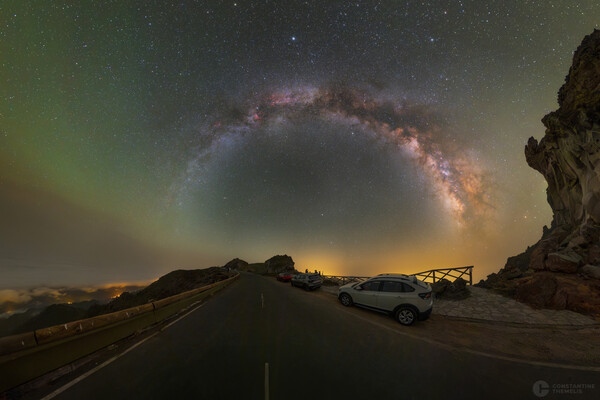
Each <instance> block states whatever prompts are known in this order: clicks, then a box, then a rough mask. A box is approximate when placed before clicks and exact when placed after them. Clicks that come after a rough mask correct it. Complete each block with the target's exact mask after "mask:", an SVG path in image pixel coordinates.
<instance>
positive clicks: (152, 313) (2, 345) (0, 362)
mask: <svg viewBox="0 0 600 400" xmlns="http://www.w3.org/2000/svg"><path fill="white" fill-rule="evenodd" d="M239 276H240V275H239V273H238V274H237V275H236V276H234V277H231V278H229V279H225V280H223V281H220V282H216V283H213V284H210V285H207V286H203V287H200V288H196V289H193V290H190V291H187V292H183V293H179V294H176V295H174V296H171V297H167V298H164V299H162V300H158V301H155V302H152V303H148V304H144V305H142V306H139V307H132V308H128V309H126V310H122V311H117V312H114V313H110V314H104V315H99V316H97V317H93V318H88V319H84V320H80V321H73V322H69V323H66V324H62V325H56V326H52V327H49V328H43V329H38V330H36V331H34V332H27V333H22V334H18V335H13V336H7V337H3V338H0V398H2V395H1V394H2V392H4V391H6V390H9V389H11V388H14V387H16V386H18V385H20V384H23V383H25V382H27V381H29V380H31V379H34V378H37V377H39V376H42V375H44V374H45V373H47V372H50V371H52V370H55V369H57V368H60V367H62V366H64V365H67V364H69V363H72V362H73V361H75V360H77V359H79V358H81V357H84V356H87V355H89V354H91V353H93V352H95V351H97V350H100V349H102V348H104V347H106V346H108V345H110V344H112V343H115V342H117V341H119V340H121V339H123V338H126V337H128V336H130V335H132V334H134V333H136V332H138V331H140V330H142V329H144V328H146V327H148V326H151V325H153V324H156V323H158V322H161V321H163V320H165V319H167V318H169V317H171V316H173V315H175V314H177V313H178V312H179V311H181V310H183V309H185V308H187V307H189V306H191V305H192V304H194V303H195V302H197V301H199V300H201V299H203V298H206V297H209V296H211V295H212V294H213V293H215V292H216V291H218V290H220V289H222V288H223V287H225V286H227V285H228V284H229V283H231V282H233V281H234V280H236V279H238V278H239Z"/></svg>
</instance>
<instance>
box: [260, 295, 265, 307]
mask: <svg viewBox="0 0 600 400" xmlns="http://www.w3.org/2000/svg"><path fill="white" fill-rule="evenodd" d="M260 303H261V304H262V308H265V296H263V294H262V293H261V294H260Z"/></svg>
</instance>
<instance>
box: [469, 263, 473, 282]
mask: <svg viewBox="0 0 600 400" xmlns="http://www.w3.org/2000/svg"><path fill="white" fill-rule="evenodd" d="M469 285H471V286H473V267H469Z"/></svg>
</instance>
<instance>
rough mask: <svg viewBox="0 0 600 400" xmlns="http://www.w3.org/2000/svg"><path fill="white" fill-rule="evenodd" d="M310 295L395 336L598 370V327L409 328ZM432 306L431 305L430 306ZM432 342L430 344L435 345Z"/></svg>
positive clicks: (430, 324) (435, 324)
mask: <svg viewBox="0 0 600 400" xmlns="http://www.w3.org/2000/svg"><path fill="white" fill-rule="evenodd" d="M312 294H314V295H315V296H319V297H321V298H322V299H323V300H324V301H326V302H328V303H330V304H331V306H332V307H339V308H340V311H342V312H349V313H351V314H354V315H355V316H357V317H358V318H361V319H367V320H369V321H371V322H373V323H377V324H380V325H382V326H384V327H386V328H387V329H393V330H396V331H397V332H398V333H399V334H403V335H408V336H411V337H414V338H418V339H423V340H427V341H431V342H435V343H437V344H439V345H442V346H445V347H451V348H453V349H455V350H458V351H460V350H468V351H475V352H481V353H485V354H489V355H492V356H498V357H508V358H515V359H519V360H523V361H530V362H543V363H555V364H561V365H565V366H566V365H573V366H586V367H596V368H597V367H598V366H599V365H600V327H598V326H594V327H583V328H577V329H574V328H572V327H560V326H558V327H536V326H526V325H524V326H506V325H503V324H501V323H495V322H494V323H488V322H472V321H467V320H460V319H453V318H450V317H444V316H441V315H435V314H433V315H431V317H430V318H429V319H428V320H427V321H421V322H419V323H416V324H414V325H413V326H410V327H404V326H401V325H400V324H398V323H397V322H396V321H394V320H393V319H392V318H390V317H388V316H386V315H384V314H379V313H376V312H372V311H368V310H364V309H361V308H359V307H350V308H347V307H343V306H342V305H341V304H340V303H339V301H338V300H337V298H336V296H335V295H332V294H331V293H327V292H325V291H315V292H313V293H312ZM434 307H435V306H434ZM435 343H434V344H435Z"/></svg>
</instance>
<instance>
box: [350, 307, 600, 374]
mask: <svg viewBox="0 0 600 400" xmlns="http://www.w3.org/2000/svg"><path fill="white" fill-rule="evenodd" d="M340 311H342V312H345V313H347V314H349V315H352V316H354V317H355V318H358V319H362V320H363V321H365V322H368V323H371V324H373V325H377V326H379V327H381V328H383V329H386V330H388V331H391V332H393V333H396V334H400V335H404V336H408V337H410V338H413V339H416V340H421V341H424V342H426V343H429V344H432V345H435V346H438V347H441V348H443V349H445V350H449V351H454V352H464V353H469V354H475V355H478V356H482V357H487V358H493V359H497V360H503V361H510V362H514V363H518V364H526V365H535V366H536V367H547V368H561V369H570V370H577V371H597V372H600V367H588V366H584V365H572V364H558V363H553V362H547V361H534V360H523V359H521V358H516V357H510V356H502V355H499V354H490V353H485V352H483V351H479V350H473V349H467V348H463V347H459V346H454V345H451V344H447V343H442V342H439V341H437V340H435V339H429V338H425V337H422V336H418V335H416V334H412V333H408V332H402V331H399V330H396V329H394V328H391V327H389V326H387V325H385V324H382V323H379V322H376V321H373V320H371V319H368V318H365V317H362V316H360V315H357V314H355V313H353V312H351V311H350V310H345V309H344V308H341V309H340Z"/></svg>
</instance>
